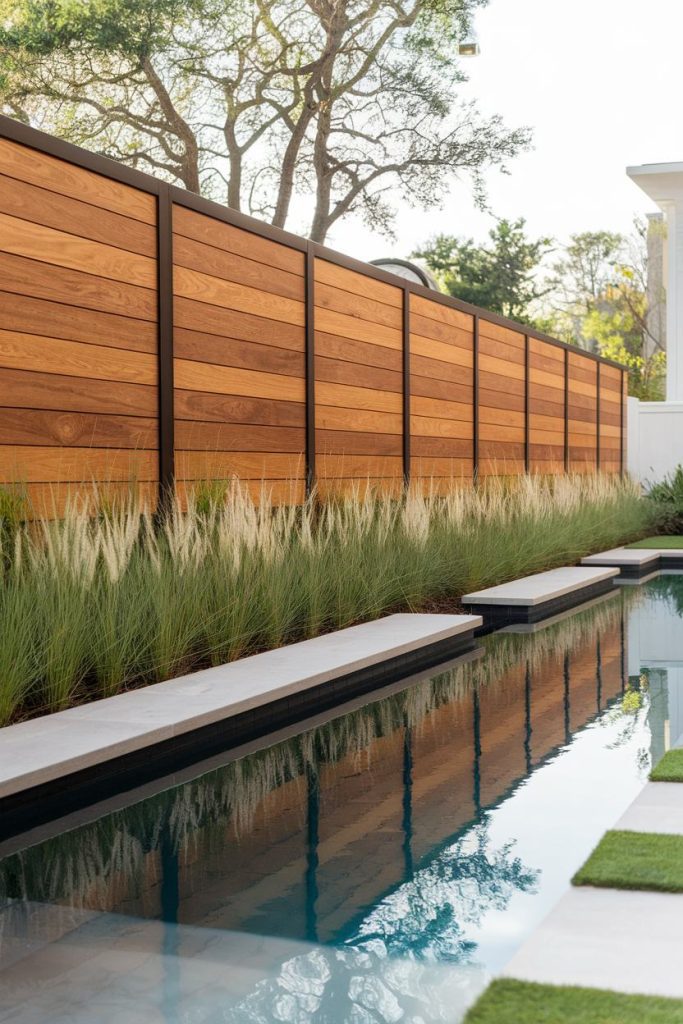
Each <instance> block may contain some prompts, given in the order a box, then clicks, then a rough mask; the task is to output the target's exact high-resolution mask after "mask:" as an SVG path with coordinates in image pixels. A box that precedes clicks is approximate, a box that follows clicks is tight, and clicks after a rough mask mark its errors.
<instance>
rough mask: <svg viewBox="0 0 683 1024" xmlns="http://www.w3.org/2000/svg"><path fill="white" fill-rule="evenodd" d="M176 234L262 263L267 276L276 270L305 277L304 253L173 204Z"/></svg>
mask: <svg viewBox="0 0 683 1024" xmlns="http://www.w3.org/2000/svg"><path fill="white" fill-rule="evenodd" d="M173 231H174V233H176V234H178V235H183V236H185V237H186V238H192V239H194V240H195V241H197V242H204V243H206V244H207V245H211V246H214V247H215V248H216V249H223V250H224V251H225V252H232V253H235V254H236V255H238V256H243V257H245V258H247V259H250V260H254V261H255V262H257V263H262V264H263V265H264V267H265V270H264V273H267V272H268V269H269V268H271V267H273V268H275V269H278V270H284V271H286V272H287V273H289V274H297V275H298V276H299V277H303V273H304V254H303V253H302V252H299V251H298V250H297V249H292V248H290V247H289V246H288V245H283V244H282V243H280V242H274V241H272V240H271V239H270V238H263V237H262V236H261V235H257V234H255V233H254V232H252V231H245V230H244V228H238V227H235V226H234V225H232V224H226V223H225V222H224V221H221V220H217V219H215V218H214V217H209V216H207V215H206V214H203V213H197V212H196V211H195V210H189V209H187V207H185V206H182V205H180V204H178V203H174V205H173Z"/></svg>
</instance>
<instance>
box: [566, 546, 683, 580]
mask: <svg viewBox="0 0 683 1024" xmlns="http://www.w3.org/2000/svg"><path fill="white" fill-rule="evenodd" d="M581 565H585V566H591V567H599V566H614V567H616V568H617V569H619V571H620V574H621V576H623V577H626V578H631V579H638V580H639V581H640V582H644V580H643V579H642V577H644V576H648V577H649V576H650V575H653V574H654V573H656V572H657V571H658V570H662V569H683V548H624V547H622V548H611V549H610V550H609V551H598V552H596V553H595V554H593V555H587V556H586V558H582V559H581Z"/></svg>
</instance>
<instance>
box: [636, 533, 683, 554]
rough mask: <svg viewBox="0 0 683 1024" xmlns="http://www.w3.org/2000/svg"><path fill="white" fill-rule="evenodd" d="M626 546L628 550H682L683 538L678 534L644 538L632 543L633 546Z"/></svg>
mask: <svg viewBox="0 0 683 1024" xmlns="http://www.w3.org/2000/svg"><path fill="white" fill-rule="evenodd" d="M626 546H627V547H629V548H647V549H652V548H662V549H664V550H665V551H672V550H675V549H676V548H683V537H681V536H679V535H678V534H674V535H673V536H671V535H668V536H664V537H644V538H643V540H637V541H634V543H633V544H627V545H626Z"/></svg>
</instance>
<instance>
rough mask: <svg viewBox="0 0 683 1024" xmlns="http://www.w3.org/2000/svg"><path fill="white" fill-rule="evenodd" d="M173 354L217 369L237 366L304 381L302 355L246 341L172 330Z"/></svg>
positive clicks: (178, 357)
mask: <svg viewBox="0 0 683 1024" xmlns="http://www.w3.org/2000/svg"><path fill="white" fill-rule="evenodd" d="M173 351H174V354H175V356H176V358H177V359H191V360H196V361H197V362H201V363H214V364H217V365H219V366H239V367H242V368H243V369H245V370H263V371H265V372H266V373H281V374H285V375H286V376H290V377H303V376H304V375H305V372H306V364H305V356H304V353H303V352H293V351H292V350H291V349H285V348H274V347H271V346H270V345H255V344H253V343H252V342H249V341H235V340H234V339H233V338H218V337H216V336H215V335H212V334H200V333H199V332H198V331H187V330H185V329H184V328H176V330H175V333H174V347H173Z"/></svg>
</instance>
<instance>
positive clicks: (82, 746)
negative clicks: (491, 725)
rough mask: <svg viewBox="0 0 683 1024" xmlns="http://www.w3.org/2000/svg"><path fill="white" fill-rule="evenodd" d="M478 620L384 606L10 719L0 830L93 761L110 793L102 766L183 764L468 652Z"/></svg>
mask: <svg viewBox="0 0 683 1024" xmlns="http://www.w3.org/2000/svg"><path fill="white" fill-rule="evenodd" d="M480 626H481V618H480V617H479V616H476V615H429V614H409V613H406V614H397V615H389V616H387V617H385V618H382V619H376V620H374V621H372V622H366V623H362V624H360V625H357V626H350V627H348V628H347V629H342V630H338V631H337V632H334V633H328V634H325V635H324V636H320V637H315V638H314V639H312V640H304V641H301V642H300V643H296V644H290V645H288V646H286V647H280V648H278V649H276V650H272V651H266V652H264V653H262V654H255V655H252V656H251V657H248V658H242V659H240V660H238V661H234V662H230V663H228V664H226V665H220V666H218V667H216V668H209V669H204V670H202V671H199V672H194V673H192V674H190V675H185V676H179V677H178V678H176V679H171V680H168V681H167V682H163V683H156V684H153V685H151V686H147V687H144V688H142V689H139V690H133V691H130V692H127V693H121V694H118V695H116V696H114V697H109V698H106V699H104V700H98V701H94V702H92V703H91V704H84V705H80V706H78V707H74V708H69V709H67V710H66V711H60V712H56V713H55V714H52V715H46V716H43V717H41V718H36V719H33V720H31V721H28V722H20V723H18V724H16V725H10V726H7V727H6V728H4V729H2V730H0V819H1V820H2V824H1V825H0V834H2V835H5V834H8V833H7V829H8V828H13V827H14V825H11V824H10V821H11V819H12V818H13V814H14V812H16V811H17V810H21V808H22V807H23V808H24V809H26V808H27V807H28V805H29V804H30V805H32V807H33V810H35V809H36V807H37V806H39V805H40V804H43V805H49V804H50V803H52V802H53V801H59V800H60V798H61V797H62V796H65V797H67V796H68V798H69V799H71V794H70V791H71V790H72V789H77V788H78V784H79V783H81V782H83V781H85V779H86V778H90V776H92V775H93V769H97V772H96V773H95V774H96V776H97V787H98V788H99V789H100V790H101V791H102V795H103V796H104V795H107V785H108V782H107V779H106V777H105V774H106V772H109V773H110V775H112V778H111V779H110V782H111V784H116V783H118V784H119V785H120V784H121V783H124V784H127V783H131V784H134V782H135V781H140V780H141V779H144V778H145V776H147V777H151V776H150V773H152V772H156V773H158V772H159V771H160V769H161V766H162V761H164V758H165V762H164V763H166V764H167V765H173V766H176V767H182V766H183V765H184V764H187V763H189V761H190V760H195V761H196V760H197V758H198V757H202V756H209V755H210V754H211V753H215V752H217V751H218V749H224V748H225V747H227V746H230V745H235V744H237V743H239V742H240V741H242V742H244V741H245V739H246V738H248V736H249V734H250V733H251V734H252V735H259V734H261V735H262V734H264V733H266V732H272V731H273V730H274V729H275V728H277V727H278V726H281V725H286V724H287V723H288V722H289V721H293V720H300V719H301V718H304V717H306V716H307V715H309V714H311V713H313V712H314V711H315V710H324V708H325V707H330V706H333V705H335V704H339V703H341V702H342V701H343V700H345V699H347V698H350V697H353V696H356V695H358V694H359V693H363V692H368V691H370V690H374V689H376V688H377V687H378V686H380V685H382V684H384V683H387V682H390V681H391V679H392V678H394V677H400V676H401V675H409V674H412V673H414V672H416V671H418V670H419V669H420V668H422V667H425V668H426V667H428V666H430V665H436V664H439V663H441V662H443V661H446V660H447V659H448V658H452V657H453V656H454V655H455V654H457V653H460V652H463V653H464V652H465V651H467V650H471V649H472V647H473V646H474V632H475V630H476V629H477V628H479V627H480ZM162 755H163V756H162ZM124 761H125V763H124ZM167 770H168V769H167ZM126 772H128V775H129V776H130V778H129V779H125V778H123V776H124V775H125V774H126ZM65 777H68V778H69V785H68V786H65V785H64V779H65ZM73 784H75V785H73ZM91 788H92V787H91ZM127 788H130V787H129V786H127ZM64 791H68V793H65V792H64ZM81 798H82V797H81ZM44 813H46V814H49V815H50V816H54V814H53V812H50V811H48V810H47V808H44ZM10 834H11V833H10Z"/></svg>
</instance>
